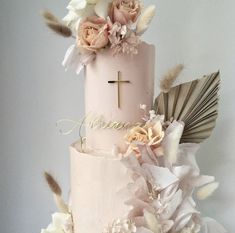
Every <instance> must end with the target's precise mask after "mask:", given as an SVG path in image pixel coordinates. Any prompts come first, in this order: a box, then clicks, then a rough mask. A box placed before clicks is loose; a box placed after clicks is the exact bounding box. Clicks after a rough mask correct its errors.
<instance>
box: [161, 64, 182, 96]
mask: <svg viewBox="0 0 235 233" xmlns="http://www.w3.org/2000/svg"><path fill="white" fill-rule="evenodd" d="M183 68H184V66H183V65H182V64H178V65H177V66H175V67H174V68H172V69H170V70H169V71H168V72H167V73H166V74H165V76H164V77H163V79H162V80H161V83H160V88H161V90H162V91H163V92H165V93H166V92H168V91H169V90H170V89H171V87H172V85H173V83H174V82H175V80H176V79H177V77H178V76H179V74H180V73H181V71H182V70H183Z"/></svg>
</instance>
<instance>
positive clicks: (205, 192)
mask: <svg viewBox="0 0 235 233" xmlns="http://www.w3.org/2000/svg"><path fill="white" fill-rule="evenodd" d="M218 187H219V183H218V182H212V183H210V184H207V185H205V186H203V187H201V188H200V189H199V190H198V191H197V198H198V200H205V199H206V198H208V197H209V196H211V195H212V194H213V193H214V192H215V190H216V189H217V188H218Z"/></svg>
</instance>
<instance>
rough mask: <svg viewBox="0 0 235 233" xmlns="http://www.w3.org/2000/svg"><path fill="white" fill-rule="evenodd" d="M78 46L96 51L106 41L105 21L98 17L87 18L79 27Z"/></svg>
mask: <svg viewBox="0 0 235 233" xmlns="http://www.w3.org/2000/svg"><path fill="white" fill-rule="evenodd" d="M77 43H78V46H79V47H82V48H84V49H87V50H91V51H97V50H99V49H101V48H104V47H105V46H106V45H107V44H108V43H109V39H108V25H107V22H106V21H105V20H104V19H102V18H99V17H92V18H88V19H87V20H86V21H84V22H82V23H81V25H80V27H79V34H78V40H77Z"/></svg>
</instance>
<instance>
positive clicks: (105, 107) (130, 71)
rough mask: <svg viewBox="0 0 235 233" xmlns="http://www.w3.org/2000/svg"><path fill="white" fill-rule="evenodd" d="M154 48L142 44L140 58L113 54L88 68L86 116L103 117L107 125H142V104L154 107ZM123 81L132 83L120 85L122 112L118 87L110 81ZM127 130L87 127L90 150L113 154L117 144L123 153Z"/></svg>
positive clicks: (102, 54)
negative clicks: (114, 146) (111, 151)
mask: <svg viewBox="0 0 235 233" xmlns="http://www.w3.org/2000/svg"><path fill="white" fill-rule="evenodd" d="M154 65H155V47H154V46H153V45H148V44H146V43H144V42H143V43H142V44H141V45H140V46H139V50H138V54H137V55H132V56H131V55H126V54H119V55H116V56H113V55H112V53H111V51H110V50H104V51H103V52H100V53H98V54H97V57H96V59H95V61H94V62H92V63H90V64H89V65H87V67H86V79H85V107H86V114H87V115H89V114H91V113H92V114H95V115H96V116H103V117H104V118H105V119H106V120H108V121H119V122H124V123H125V122H130V123H136V122H141V118H142V117H143V110H141V109H140V104H146V105H147V110H149V109H150V108H151V107H152V102H153V92H154ZM118 71H120V72H121V79H122V80H128V81H130V83H121V84H120V108H118V87H117V86H118V85H117V84H116V83H108V81H112V80H117V79H118ZM125 134H126V130H119V131H118V130H115V129H97V130H94V129H91V128H90V127H87V126H86V137H87V146H88V147H89V148H91V149H94V150H103V151H110V150H111V149H112V147H113V145H114V144H116V145H117V146H118V147H119V148H120V149H121V151H123V150H125V148H126V145H125V143H124V140H123V137H124V135H125Z"/></svg>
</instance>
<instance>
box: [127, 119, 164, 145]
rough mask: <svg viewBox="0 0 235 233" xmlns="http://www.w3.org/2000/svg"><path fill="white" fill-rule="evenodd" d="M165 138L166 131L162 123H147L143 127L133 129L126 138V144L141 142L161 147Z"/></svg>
mask: <svg viewBox="0 0 235 233" xmlns="http://www.w3.org/2000/svg"><path fill="white" fill-rule="evenodd" d="M163 138H164V131H163V129H162V125H161V122H160V121H157V122H154V123H152V122H150V123H146V125H144V126H143V127H140V126H137V127H134V128H132V129H131V130H130V131H129V133H128V134H127V135H126V136H125V139H126V142H127V143H128V144H132V143H133V142H141V143H144V144H147V145H149V146H155V147H156V146H159V145H160V143H161V141H162V139H163Z"/></svg>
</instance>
